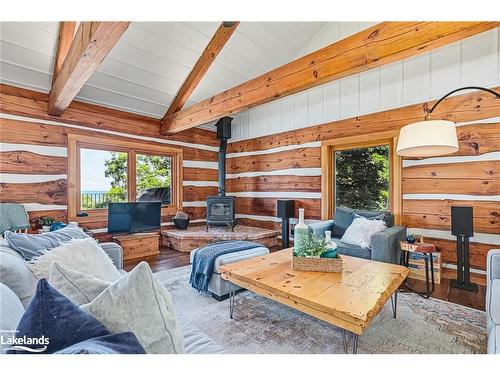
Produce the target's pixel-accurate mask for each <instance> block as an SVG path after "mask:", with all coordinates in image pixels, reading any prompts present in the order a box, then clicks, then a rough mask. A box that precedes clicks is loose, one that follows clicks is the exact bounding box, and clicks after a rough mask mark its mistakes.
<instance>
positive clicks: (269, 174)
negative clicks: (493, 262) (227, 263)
mask: <svg viewBox="0 0 500 375" xmlns="http://www.w3.org/2000/svg"><path fill="white" fill-rule="evenodd" d="M497 90H498V88H497ZM429 104H430V103H420V104H416V105H412V106H407V107H402V108H397V109H393V110H388V111H384V112H378V113H373V114H369V115H366V116H358V117H353V118H350V119H346V120H340V121H335V122H331V123H327V124H322V125H318V126H312V127H308V128H303V129H299V130H294V131H288V132H284V133H280V134H274V135H268V136H263V137H258V138H253V139H248V140H244V141H238V142H233V143H231V144H230V146H229V155H228V168H227V171H228V174H229V175H228V177H229V180H228V184H227V186H228V190H229V192H230V194H232V195H236V196H237V200H236V205H237V217H238V218H239V220H240V221H241V222H244V223H247V224H250V225H256V226H264V227H268V228H276V229H278V228H279V227H280V226H279V219H277V218H276V217H275V215H276V201H277V199H279V198H289V199H295V201H296V208H299V207H303V208H305V212H306V219H309V220H318V219H320V216H321V199H320V198H321V150H320V146H321V141H324V140H329V139H338V138H342V137H351V136H356V135H362V134H375V133H379V132H384V131H389V130H396V129H399V128H400V127H401V126H403V125H406V124H408V123H411V122H413V121H415V120H418V119H422V118H423V117H424V115H425V109H426V108H429ZM438 110H439V113H436V114H435V116H434V117H435V118H446V119H450V120H452V121H455V122H457V123H458V128H457V132H458V138H459V142H460V150H459V151H458V152H457V153H455V154H452V155H450V156H446V157H439V158H428V159H422V160H404V161H403V172H402V194H403V225H405V226H406V227H408V228H409V231H410V232H412V233H419V234H424V235H425V236H426V237H427V238H430V239H431V240H432V241H434V242H435V243H436V244H437V245H438V246H439V248H440V249H441V250H442V251H443V257H444V261H445V262H447V263H455V253H454V243H453V241H452V240H453V237H452V236H451V234H450V206H451V205H471V206H473V207H474V224H475V228H474V229H475V232H476V235H475V237H474V238H473V239H472V245H471V264H472V266H473V267H474V268H477V269H481V270H484V269H485V266H486V262H485V259H486V253H487V251H488V249H491V248H494V247H500V219H499V216H500V103H499V102H498V100H497V99H494V97H493V96H492V95H489V94H486V93H482V92H475V93H467V94H464V95H459V96H455V97H452V98H450V99H448V100H447V101H445V102H443V104H442V105H441V106H440V107H439V108H438Z"/></svg>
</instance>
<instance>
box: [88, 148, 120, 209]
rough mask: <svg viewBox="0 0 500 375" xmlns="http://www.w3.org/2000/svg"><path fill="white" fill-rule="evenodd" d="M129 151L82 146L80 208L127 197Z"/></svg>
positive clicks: (89, 207)
mask: <svg viewBox="0 0 500 375" xmlns="http://www.w3.org/2000/svg"><path fill="white" fill-rule="evenodd" d="M127 159H128V154H127V153H126V152H116V151H102V150H93V149H88V148H80V210H89V209H98V208H107V206H108V203H109V202H126V201H128V168H127V165H128V163H127Z"/></svg>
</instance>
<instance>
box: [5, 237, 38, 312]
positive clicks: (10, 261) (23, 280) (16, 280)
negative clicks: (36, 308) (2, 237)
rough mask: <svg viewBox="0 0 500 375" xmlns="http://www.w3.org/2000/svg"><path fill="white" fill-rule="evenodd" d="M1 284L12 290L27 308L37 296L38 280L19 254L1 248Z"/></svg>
mask: <svg viewBox="0 0 500 375" xmlns="http://www.w3.org/2000/svg"><path fill="white" fill-rule="evenodd" d="M0 282H2V283H4V284H5V285H7V286H8V287H9V288H10V289H12V291H13V292H14V293H16V295H17V296H18V297H19V299H20V300H21V302H22V304H23V306H24V307H26V306H28V303H29V302H30V301H31V297H33V294H35V289H36V284H37V282H38V280H37V278H36V277H35V276H34V275H33V273H32V272H31V270H30V269H29V268H28V266H27V265H26V262H25V261H24V259H23V257H22V256H21V255H20V254H19V253H17V252H16V251H14V250H12V249H11V248H10V247H6V246H0Z"/></svg>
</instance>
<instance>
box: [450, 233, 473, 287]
mask: <svg viewBox="0 0 500 375" xmlns="http://www.w3.org/2000/svg"><path fill="white" fill-rule="evenodd" d="M450 286H451V287H452V288H457V289H464V290H468V291H470V292H477V284H475V283H471V282H470V263H469V237H466V236H457V278H456V279H455V280H451V281H450Z"/></svg>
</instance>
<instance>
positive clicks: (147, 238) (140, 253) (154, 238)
mask: <svg viewBox="0 0 500 375" xmlns="http://www.w3.org/2000/svg"><path fill="white" fill-rule="evenodd" d="M113 241H114V242H116V243H117V244H118V245H120V246H121V247H122V249H123V260H129V259H134V258H142V257H147V256H150V255H157V254H159V252H160V235H159V234H158V233H135V234H127V235H123V236H115V237H113Z"/></svg>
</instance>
